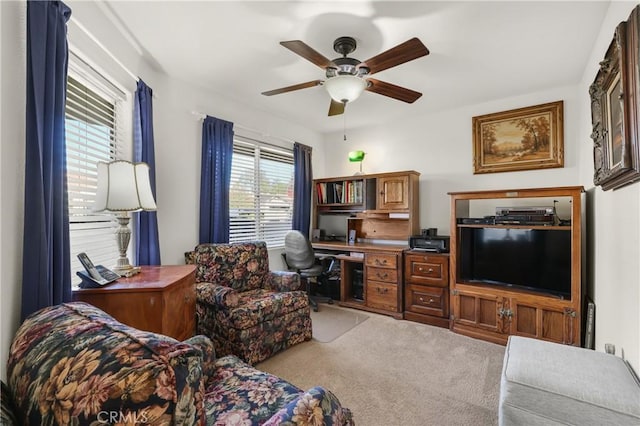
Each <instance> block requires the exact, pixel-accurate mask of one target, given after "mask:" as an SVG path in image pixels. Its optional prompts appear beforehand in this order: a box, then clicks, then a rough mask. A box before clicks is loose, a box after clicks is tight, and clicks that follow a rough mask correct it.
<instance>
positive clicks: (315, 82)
mask: <svg viewBox="0 0 640 426" xmlns="http://www.w3.org/2000/svg"><path fill="white" fill-rule="evenodd" d="M322 83H323V81H322V80H313V81H307V82H306V83H300V84H294V85H293V86H287V87H281V88H280V89H274V90H269V91H267V92H262V94H263V95H265V96H273V95H279V94H280V93H286V92H293V91H294V90H300V89H306V88H308V87H315V86H319V85H321V84H322Z"/></svg>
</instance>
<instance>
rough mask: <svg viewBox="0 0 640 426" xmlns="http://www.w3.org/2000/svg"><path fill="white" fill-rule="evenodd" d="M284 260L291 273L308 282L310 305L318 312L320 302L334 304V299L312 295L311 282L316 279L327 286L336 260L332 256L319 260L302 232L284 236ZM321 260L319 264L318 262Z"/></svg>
mask: <svg viewBox="0 0 640 426" xmlns="http://www.w3.org/2000/svg"><path fill="white" fill-rule="evenodd" d="M282 259H283V260H284V262H285V265H287V268H288V269H289V270H291V271H296V272H297V273H299V274H300V278H301V279H303V280H304V281H305V282H306V286H307V294H308V295H309V303H310V304H311V306H312V307H313V310H314V311H316V312H318V302H327V303H329V304H332V303H333V299H331V298H330V297H324V296H313V295H311V281H312V280H313V279H315V280H316V281H317V282H318V283H319V284H321V285H325V286H327V285H328V283H327V278H328V274H329V272H330V271H331V269H332V267H333V264H334V262H335V259H334V258H333V257H330V256H326V257H323V258H321V259H317V258H316V256H315V253H314V251H313V247H312V246H311V242H310V241H309V240H308V239H307V238H306V237H305V236H304V235H303V234H302V233H301V232H300V231H289V232H287V234H286V235H285V236H284V253H283V254H282ZM316 260H319V263H318V262H316Z"/></svg>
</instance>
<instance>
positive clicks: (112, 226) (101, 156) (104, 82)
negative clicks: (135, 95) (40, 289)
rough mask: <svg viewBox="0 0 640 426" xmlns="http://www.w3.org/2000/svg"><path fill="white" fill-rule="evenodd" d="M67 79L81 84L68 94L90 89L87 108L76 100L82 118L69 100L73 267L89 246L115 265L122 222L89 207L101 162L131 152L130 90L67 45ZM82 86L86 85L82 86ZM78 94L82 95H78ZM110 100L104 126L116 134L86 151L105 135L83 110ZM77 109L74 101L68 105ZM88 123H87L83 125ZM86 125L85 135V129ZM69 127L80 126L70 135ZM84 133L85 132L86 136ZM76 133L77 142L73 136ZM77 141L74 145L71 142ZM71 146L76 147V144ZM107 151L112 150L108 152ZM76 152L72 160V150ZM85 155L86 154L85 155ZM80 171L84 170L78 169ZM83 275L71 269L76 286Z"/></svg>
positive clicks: (99, 260) (76, 268)
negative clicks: (110, 115)
mask: <svg viewBox="0 0 640 426" xmlns="http://www.w3.org/2000/svg"><path fill="white" fill-rule="evenodd" d="M67 74H68V75H67V79H69V78H71V79H73V80H75V81H76V82H77V84H73V85H70V84H69V80H67V81H68V84H67V92H66V96H67V97H69V96H70V91H72V90H76V91H75V92H74V94H75V95H78V94H80V93H82V92H81V91H80V92H79V91H77V90H84V89H86V90H88V91H90V92H91V94H90V96H94V97H95V98H94V99H91V102H92V103H91V104H90V105H89V107H87V108H84V109H83V108H82V106H78V104H77V103H76V104H75V113H76V114H75V115H77V117H76V118H77V119H78V118H79V120H78V122H77V123H75V124H73V125H71V124H70V120H72V119H73V117H72V116H73V115H74V114H73V113H70V112H69V110H68V107H69V103H70V102H73V101H70V100H67V101H66V103H65V150H66V159H67V170H66V179H67V193H68V198H69V200H68V206H69V247H70V263H71V271H72V272H74V271H79V270H83V267H82V265H81V263H80V262H79V261H78V259H77V255H78V253H79V252H82V251H84V252H86V253H87V254H88V255H89V257H91V258H92V260H93V262H94V263H95V264H104V266H106V267H107V268H111V267H112V266H113V265H115V264H116V260H117V258H118V257H119V252H118V248H117V244H116V241H115V236H114V233H115V231H116V229H117V226H118V223H117V220H116V218H115V216H114V215H113V214H111V213H108V212H102V213H98V212H96V213H94V212H92V211H91V208H92V205H93V201H94V200H95V186H96V182H97V163H98V162H99V161H107V162H109V161H114V160H120V159H125V160H127V159H130V158H131V154H130V152H131V136H130V135H129V133H130V128H131V120H132V117H129V116H130V115H132V114H128V113H127V111H128V110H132V108H131V102H132V96H131V94H130V93H129V92H127V91H126V90H125V89H123V88H122V87H121V86H119V84H118V83H117V82H116V81H115V80H114V79H113V78H111V77H109V76H108V75H107V74H106V73H104V72H103V71H102V70H100V69H99V68H98V67H97V66H96V65H95V64H93V63H92V62H91V61H89V60H88V59H87V58H86V56H84V55H83V54H81V53H80V52H78V51H77V50H72V49H70V50H69V61H68V72H67ZM79 86H82V87H81V88H80V87H79ZM75 99H76V100H77V99H78V97H77V96H76V98H75ZM102 102H107V103H110V104H112V108H113V119H112V121H109V120H108V119H107V118H104V117H103V118H104V119H105V124H106V127H107V128H108V129H109V130H108V131H109V132H111V131H112V132H113V137H112V140H111V141H110V142H109V146H108V147H107V146H105V145H101V146H100V148H98V147H97V146H96V147H95V148H96V149H97V151H96V153H95V155H89V154H87V152H88V151H90V150H92V147H91V144H94V143H101V142H104V141H106V140H107V138H105V137H104V136H105V135H104V134H99V133H100V132H93V133H92V132H91V131H90V130H91V128H90V126H88V127H87V125H86V124H85V123H86V121H85V122H82V118H81V115H82V114H83V113H86V112H87V111H91V109H92V108H94V105H95V104H98V103H102ZM70 108H71V109H74V106H70ZM83 127H84V129H83ZM83 130H84V131H86V133H85V135H82V134H81V133H82V131H83ZM70 132H71V133H72V132H76V133H75V134H74V135H70ZM83 136H84V137H83ZM72 138H75V142H71V143H70V141H71V140H73V139H72ZM73 145H75V146H73ZM72 146H73V148H72ZM106 151H108V152H109V154H108V155H105V153H106ZM70 155H72V156H74V155H75V158H74V159H73V160H72V161H69V156H70ZM83 155H84V156H85V157H84V158H82V157H83ZM72 173H77V174H76V178H75V179H70V175H71V174H72ZM80 173H82V174H80ZM73 197H75V198H73ZM79 282H80V279H79V278H77V277H76V276H75V274H73V275H72V282H71V285H72V287H73V288H75V287H77V285H78V284H79Z"/></svg>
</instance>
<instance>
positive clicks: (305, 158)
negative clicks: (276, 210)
mask: <svg viewBox="0 0 640 426" xmlns="http://www.w3.org/2000/svg"><path fill="white" fill-rule="evenodd" d="M293 176H294V177H293V223H292V228H293V229H294V230H296V231H300V232H302V233H303V234H304V235H305V236H306V237H307V238H309V227H310V225H311V190H312V185H313V173H312V171H311V147H310V146H307V145H303V144H301V143H297V142H296V143H294V144H293Z"/></svg>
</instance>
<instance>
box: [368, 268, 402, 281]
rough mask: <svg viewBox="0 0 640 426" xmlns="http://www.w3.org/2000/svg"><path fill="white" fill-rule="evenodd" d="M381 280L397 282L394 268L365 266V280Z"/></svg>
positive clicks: (396, 273)
mask: <svg viewBox="0 0 640 426" xmlns="http://www.w3.org/2000/svg"><path fill="white" fill-rule="evenodd" d="M369 280H372V281H383V282H388V283H393V284H396V283H397V282H398V271H397V270H396V269H384V268H373V267H371V266H367V281H369Z"/></svg>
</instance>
